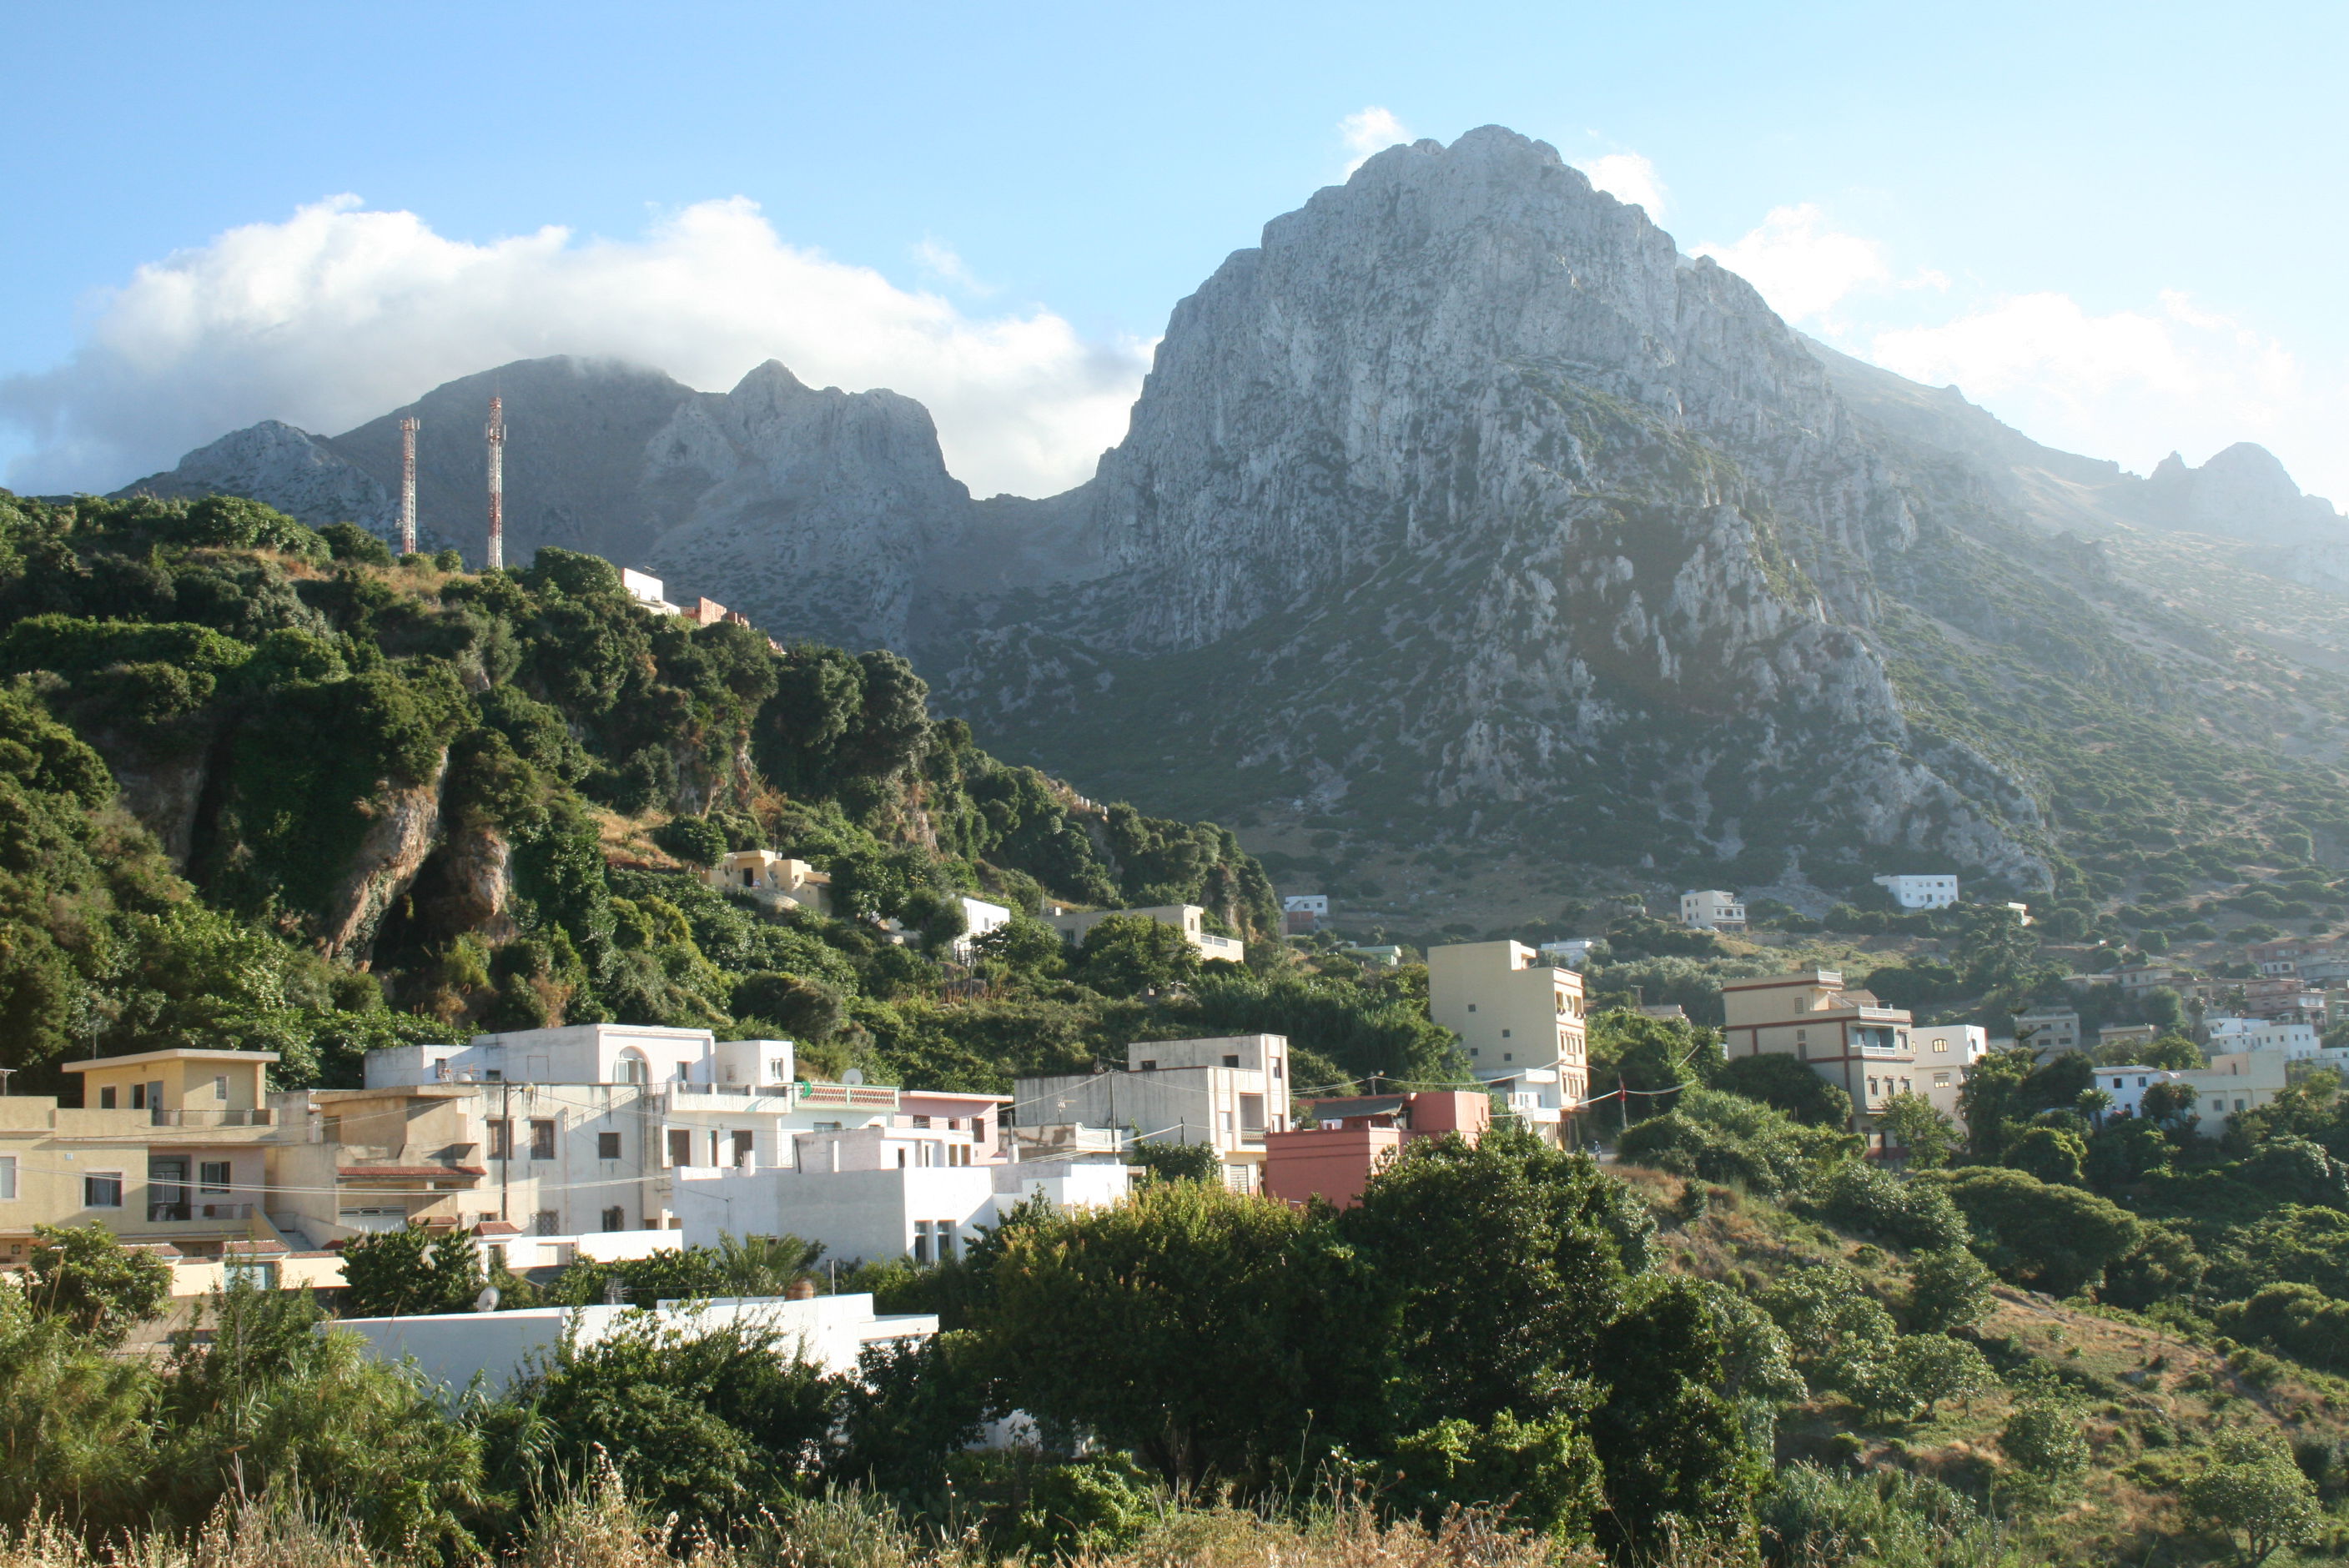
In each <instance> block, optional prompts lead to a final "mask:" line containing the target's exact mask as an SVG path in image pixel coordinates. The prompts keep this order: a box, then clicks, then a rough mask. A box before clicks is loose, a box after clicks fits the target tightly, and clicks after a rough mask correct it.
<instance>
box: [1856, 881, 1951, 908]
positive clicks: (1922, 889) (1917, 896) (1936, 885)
mask: <svg viewBox="0 0 2349 1568" xmlns="http://www.w3.org/2000/svg"><path fill="white" fill-rule="evenodd" d="M1868 880H1869V881H1871V882H1874V883H1876V885H1877V886H1878V887H1880V888H1882V889H1884V890H1885V891H1886V892H1889V893H1891V895H1892V902H1893V903H1897V904H1899V906H1900V907H1901V908H1903V909H1947V908H1948V907H1949V906H1950V905H1951V904H1953V903H1957V902H1958V879H1957V878H1955V877H1918V876H1882V877H1871V878H1869V879H1868Z"/></svg>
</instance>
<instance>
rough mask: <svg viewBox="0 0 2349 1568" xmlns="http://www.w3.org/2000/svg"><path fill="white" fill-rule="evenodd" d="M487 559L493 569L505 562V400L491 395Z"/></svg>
mask: <svg viewBox="0 0 2349 1568" xmlns="http://www.w3.org/2000/svg"><path fill="white" fill-rule="evenodd" d="M481 433H482V434H483V435H485V436H487V437H488V438H489V441H490V562H489V569H490V570H491V571H492V572H495V571H498V570H500V569H501V568H502V567H503V566H504V565H505V563H506V400H505V399H504V398H503V397H492V398H491V399H490V423H489V428H487V429H485V430H484V431H482V432H481Z"/></svg>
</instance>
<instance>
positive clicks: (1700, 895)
mask: <svg viewBox="0 0 2349 1568" xmlns="http://www.w3.org/2000/svg"><path fill="white" fill-rule="evenodd" d="M1681 923H1682V925H1687V926H1693V927H1695V928H1697V929H1698V930H1701V931H1743V930H1744V929H1745V905H1744V902H1743V901H1741V900H1740V899H1739V898H1738V896H1737V895H1736V894H1735V893H1733V892H1721V891H1720V890H1719V889H1717V888H1712V889H1705V890H1702V891H1699V892H1684V893H1682V894H1681Z"/></svg>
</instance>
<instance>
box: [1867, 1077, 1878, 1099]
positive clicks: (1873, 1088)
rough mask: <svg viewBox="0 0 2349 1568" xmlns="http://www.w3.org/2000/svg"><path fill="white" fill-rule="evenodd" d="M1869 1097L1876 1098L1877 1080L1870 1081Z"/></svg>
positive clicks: (1871, 1079)
mask: <svg viewBox="0 0 2349 1568" xmlns="http://www.w3.org/2000/svg"><path fill="white" fill-rule="evenodd" d="M1868 1098H1869V1099H1875V1098H1876V1080H1875V1079H1874V1078H1870V1079H1868Z"/></svg>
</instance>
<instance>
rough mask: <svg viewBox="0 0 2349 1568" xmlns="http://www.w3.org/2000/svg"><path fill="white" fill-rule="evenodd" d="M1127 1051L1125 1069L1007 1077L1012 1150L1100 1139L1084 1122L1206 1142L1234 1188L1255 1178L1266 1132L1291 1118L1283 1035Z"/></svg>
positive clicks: (1024, 1153) (1248, 1187) (1136, 1137)
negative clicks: (1087, 1131) (1011, 1079)
mask: <svg viewBox="0 0 2349 1568" xmlns="http://www.w3.org/2000/svg"><path fill="white" fill-rule="evenodd" d="M1125 1059H1126V1070H1125V1071H1123V1072H1097V1073H1086V1074H1071V1075H1062V1076H1058V1077H1052V1078H1019V1079H1016V1080H1014V1082H1013V1083H1012V1086H1011V1088H1012V1096H1013V1098H1012V1107H1011V1114H1010V1119H1009V1120H1008V1121H1007V1122H1006V1124H1005V1126H1006V1129H1007V1131H1008V1132H1009V1136H1010V1142H1011V1145H1012V1147H1013V1148H1014V1149H1015V1150H1018V1151H1019V1157H1020V1158H1021V1159H1022V1160H1032V1159H1035V1158H1037V1157H1038V1155H1037V1152H1033V1151H1040V1150H1044V1149H1049V1148H1055V1147H1061V1148H1067V1149H1071V1150H1074V1149H1079V1148H1085V1147H1097V1146H1099V1144H1100V1143H1101V1142H1102V1140H1101V1139H1100V1138H1098V1137H1095V1138H1093V1139H1092V1140H1088V1139H1087V1138H1086V1137H1085V1135H1084V1133H1083V1131H1082V1130H1084V1129H1098V1130H1107V1131H1109V1132H1111V1133H1124V1134H1129V1135H1130V1136H1131V1140H1132V1141H1133V1142H1141V1143H1205V1144H1207V1145H1209V1146H1211V1147H1212V1148H1214V1149H1215V1150H1216V1153H1217V1154H1218V1155H1219V1156H1221V1158H1222V1160H1223V1161H1224V1180H1225V1181H1226V1184H1227V1185H1229V1186H1230V1187H1231V1188H1232V1189H1233V1190H1234V1191H1241V1192H1253V1191H1258V1190H1259V1189H1260V1188H1261V1187H1262V1185H1263V1182H1262V1176H1263V1167H1264V1135H1265V1134H1266V1133H1268V1132H1285V1131H1287V1130H1288V1125H1289V1098H1290V1095H1291V1093H1292V1092H1293V1088H1292V1086H1291V1084H1290V1082H1289V1077H1288V1038H1287V1037H1285V1036H1281V1035H1230V1036H1221V1037H1215V1038H1210V1039H1199V1040H1144V1041H1142V1042H1140V1043H1138V1044H1135V1045H1132V1046H1128V1047H1126V1052H1125Z"/></svg>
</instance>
